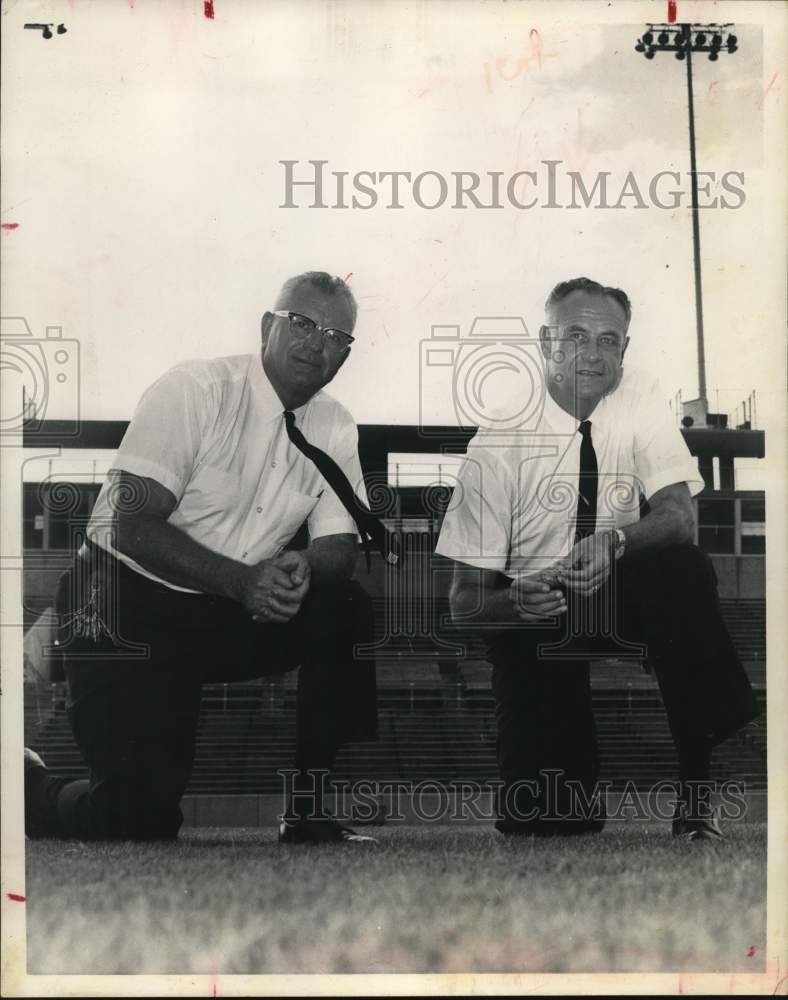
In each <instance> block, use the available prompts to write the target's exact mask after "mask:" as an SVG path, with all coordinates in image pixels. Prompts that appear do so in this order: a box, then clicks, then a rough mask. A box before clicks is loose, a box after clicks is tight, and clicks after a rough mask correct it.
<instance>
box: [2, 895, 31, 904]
mask: <svg viewBox="0 0 788 1000" xmlns="http://www.w3.org/2000/svg"><path fill="white" fill-rule="evenodd" d="M6 896H8V898H9V899H11V900H13V901H14V902H15V903H24V902H25V900H26V899H27V896H20V895H19V893H18V892H7V893H6Z"/></svg>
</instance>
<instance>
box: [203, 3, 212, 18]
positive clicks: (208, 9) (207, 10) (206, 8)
mask: <svg viewBox="0 0 788 1000" xmlns="http://www.w3.org/2000/svg"><path fill="white" fill-rule="evenodd" d="M203 11H204V12H205V16H206V17H207V18H209V19H210V20H211V21H212V20H213V15H214V10H213V0H205V2H204V3H203Z"/></svg>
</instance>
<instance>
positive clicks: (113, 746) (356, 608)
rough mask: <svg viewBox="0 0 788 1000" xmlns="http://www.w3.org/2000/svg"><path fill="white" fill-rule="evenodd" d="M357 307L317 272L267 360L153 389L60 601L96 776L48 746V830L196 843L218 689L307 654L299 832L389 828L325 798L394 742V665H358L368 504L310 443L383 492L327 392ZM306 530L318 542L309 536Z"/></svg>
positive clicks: (295, 818) (87, 754) (281, 308)
mask: <svg viewBox="0 0 788 1000" xmlns="http://www.w3.org/2000/svg"><path fill="white" fill-rule="evenodd" d="M355 319H356V303H355V300H354V298H353V294H352V292H351V291H350V289H349V288H348V286H347V285H346V284H345V283H344V282H343V281H341V280H340V279H339V278H332V277H331V276H330V275H328V274H324V273H322V272H308V273H306V274H302V275H299V276H297V277H295V278H292V279H290V280H289V281H288V282H286V284H285V285H284V287H283V288H282V290H281V292H280V294H279V297H278V299H277V300H276V305H275V308H274V309H273V310H272V311H270V312H266V313H265V314H264V315H263V318H262V326H261V341H262V349H261V351H260V353H259V354H250V355H239V356H235V357H222V358H215V359H212V360H209V361H201V360H198V361H187V362H184V363H183V364H180V365H177V366H176V367H175V368H173V369H171V370H170V371H168V372H166V373H165V374H164V375H163V376H162V377H161V378H160V379H159V380H158V381H157V382H155V383H154V384H153V385H152V386H151V387H150V388H149V389H148V390H147V391H146V392H145V394H144V395H143V397H142V400H141V402H140V404H139V406H138V408H137V410H136V412H135V414H134V417H133V419H132V420H131V423H130V424H129V427H128V430H127V431H126V434H125V436H124V438H123V441H122V443H121V445H120V448H119V449H118V452H117V455H116V458H115V461H114V463H113V466H112V470H111V472H110V474H109V477H108V480H107V482H106V483H105V485H104V487H103V489H102V491H101V493H100V495H99V498H98V500H97V503H96V506H95V509H94V511H93V515H92V518H91V521H90V525H89V527H88V531H87V536H88V537H87V540H86V544H85V545H84V546H83V547H82V550H81V551H80V554H79V557H78V558H77V559H76V560H75V564H74V567H73V568H72V570H71V571H70V572H69V573H67V574H65V575H64V577H63V578H62V579H61V581H60V585H59V588H58V595H57V610H58V611H59V613H60V633H59V644H60V648H61V651H62V654H63V659H64V666H65V672H66V678H67V681H68V716H69V719H70V722H71V726H72V730H73V733H74V736H75V739H76V741H77V744H78V745H79V748H80V750H81V752H82V755H83V757H84V759H85V762H86V763H87V765H88V767H89V769H90V779H89V780H88V781H76V782H67V781H66V780H65V779H57V778H54V777H52V776H51V775H50V774H49V773H48V771H47V769H46V768H45V767H44V766H43V762H41V760H40V758H37V757H35V755H30V754H28V755H27V756H26V761H25V768H26V773H25V779H26V792H25V798H26V828H27V832H28V834H29V835H31V836H36V835H39V836H41V835H43V836H47V835H49V836H69V837H77V838H80V839H82V840H88V839H136V840H148V839H172V838H174V837H176V836H177V833H178V829H179V827H180V825H181V822H182V814H181V810H180V806H179V803H180V799H181V797H182V795H183V792H184V789H185V788H186V784H187V781H188V779H189V775H190V772H191V768H192V762H193V758H194V751H195V739H196V730H197V722H198V716H199V710H200V693H201V686H202V684H203V682H204V681H233V680H246V679H250V678H254V677H260V676H262V675H265V674H275V673H281V672H284V671H287V670H292V669H294V668H295V667H298V666H300V673H299V683H298V695H297V719H296V728H297V732H296V760H295V768H294V772H293V775H292V787H291V795H290V798H289V804H288V808H287V811H286V814H285V816H284V817H283V820H282V824H281V826H280V831H279V838H280V840H281V841H284V842H351V843H356V842H361V841H370V840H371V838H366V837H361V836H359V835H357V834H355V833H354V832H353V831H352V830H349V829H348V828H346V827H343V826H341V825H340V824H339V823H337V822H336V821H334V820H333V819H331V818H329V817H328V816H327V814H326V813H325V811H324V806H323V801H322V777H323V776H324V774H325V772H326V771H328V770H329V769H330V768H331V767H332V764H333V760H334V756H335V753H336V750H337V748H338V747H339V746H340V745H341V744H342V743H344V742H348V741H351V740H368V739H375V738H376V728H377V717H376V705H375V677H374V665H373V664H372V663H370V662H366V663H358V664H357V663H354V662H353V646H354V644H355V643H357V642H368V641H370V639H371V605H370V602H369V599H368V598H367V596H366V594H365V593H364V592H363V591H362V589H361V588H360V587H359V586H358V584H356V583H354V582H352V581H351V577H352V576H353V573H354V569H355V564H356V558H357V554H358V540H357V534H356V523H355V521H354V517H355V515H354V516H351V513H349V512H348V510H347V509H346V507H347V504H346V503H345V502H344V501H340V499H339V498H338V496H337V494H336V493H335V492H334V490H333V489H332V487H331V486H330V485H329V484H328V482H327V481H326V479H324V478H323V475H322V474H321V472H320V471H318V468H317V466H316V465H315V462H314V461H313V460H311V459H310V458H309V457H307V455H306V454H305V452H304V450H303V448H302V444H303V445H304V446H305V447H306V448H307V449H308V448H309V445H310V444H311V445H314V446H317V448H320V449H322V450H323V451H324V452H326V453H327V454H328V455H330V456H331V458H332V459H333V461H334V463H336V465H337V466H338V467H339V468H340V470H341V471H342V472H343V473H344V476H345V477H346V480H347V481H348V482H349V483H350V484H352V485H353V486H354V487H355V488H356V490H357V491H358V493H359V494H360V495H361V498H362V500H363V495H364V487H363V482H362V473H361V467H360V465H359V459H358V450H357V441H358V434H357V430H356V425H355V423H354V422H353V419H352V417H351V416H350V414H349V413H348V412H347V411H346V410H345V409H344V407H342V406H341V405H340V404H339V403H337V402H336V401H335V400H334V399H332V398H331V397H330V396H328V395H327V394H326V393H324V392H322V389H323V387H324V386H325V385H327V384H328V383H329V382H330V381H331V379H332V378H333V377H334V376H335V375H336V373H337V372H338V371H339V369H340V368H341V367H342V365H343V364H344V363H345V362H346V361H347V359H348V356H349V354H350V349H351V344H352V343H353V336H352V331H353V328H354V325H355ZM298 442H301V443H298ZM313 451H316V449H314V448H313ZM305 522H306V525H307V526H308V533H309V542H308V544H307V545H306V547H303V548H300V549H298V548H295V547H292V542H293V539H294V536H296V534H297V533H298V532H299V529H300V528H301V527H302V525H304V523H305ZM288 546H290V547H288Z"/></svg>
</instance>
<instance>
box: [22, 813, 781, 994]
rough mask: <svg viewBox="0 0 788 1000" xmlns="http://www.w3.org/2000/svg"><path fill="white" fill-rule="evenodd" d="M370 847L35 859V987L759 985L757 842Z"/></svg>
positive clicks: (262, 834)
mask: <svg viewBox="0 0 788 1000" xmlns="http://www.w3.org/2000/svg"><path fill="white" fill-rule="evenodd" d="M375 833H376V836H378V837H379V841H380V844H379V846H378V847H376V848H375V847H372V848H369V847H367V848H361V847H355V848H353V847H350V846H345V845H342V846H332V847H326V848H315V847H292V846H291V847H280V846H279V845H278V844H277V843H276V841H275V833H274V830H273V829H264V830H250V829H238V830H228V829H221V830H219V829H215V830H210V829H203V830H189V831H187V832H186V833H184V834H182V838H181V840H180V841H179V842H178V843H177V844H173V845H167V846H160V845H159V846H154V845H150V846H148V845H128V844H117V845H113V844H93V845H89V844H80V843H73V842H72V843H64V842H58V841H29V842H28V843H27V921H28V925H27V926H28V972H30V973H62V974H67V973H94V974H95V973H181V974H183V973H195V974H196V973H203V974H208V975H210V974H216V975H218V974H231V973H236V974H237V973H247V974H255V973H256V974H265V973H283V972H291V973H292V972H302V973H331V972H334V973H347V972H373V973H374V972H455V971H456V972H460V971H470V970H474V971H480V972H591V971H611V972H627V971H639V972H646V971H675V970H678V969H684V970H687V971H690V970H692V971H709V972H717V971H719V972H723V971H726V972H727V971H738V970H746V971H750V972H757V971H760V967H759V961H760V959H759V956H760V955H762V954H763V944H764V937H765V925H766V914H765V901H766V828H765V825H764V824H758V823H741V824H738V825H736V824H729V825H728V828H727V838H726V840H725V841H724V842H723V843H720V844H713V845H698V844H684V843H679V842H676V841H673V840H671V838H670V835H669V831H668V829H667V828H666V827H665V826H664V825H661V826H660V825H656V824H654V825H648V824H643V823H636V822H631V823H629V824H624V825H623V826H621V827H620V828H619V829H608V830H606V831H605V832H604V833H603V834H602V835H600V836H598V837H581V838H574V839H571V840H567V841H556V840H534V839H532V838H520V839H515V840H505V839H504V838H502V837H500V836H499V835H497V834H496V833H494V832H493V831H492V830H489V829H487V828H486V827H483V826H478V825H475V826H466V827H452V828H450V827H446V826H444V827H440V828H436V827H424V826H422V827H402V826H393V825H392V826H389V827H383V828H381V829H379V830H377V831H375ZM753 945H755V946H756V947H757V951H756V952H755V954H754V957H752V958H749V957H748V950H750V949H751V947H752V946H753ZM751 953H752V952H751Z"/></svg>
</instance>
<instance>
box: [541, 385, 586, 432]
mask: <svg viewBox="0 0 788 1000" xmlns="http://www.w3.org/2000/svg"><path fill="white" fill-rule="evenodd" d="M594 413H596V410H594ZM542 419H543V420H544V421H546V422H547V423H548V424H549V425H550V429H551V430H553V431H555V432H556V433H557V434H573V433H574V432H575V431H576V430H577V428H578V427H579V426H580V421H579V420H578V419H577V417H573V416H572V414H571V413H567V412H566V410H564V409H562V408H561V407H560V406H559V405H558V403H556V401H555V400H554V399H553V397H552V396H551V395H550V392H549V390H547V389H545V399H544V410H543V412H542ZM589 419H593V414H592V416H591V418H589Z"/></svg>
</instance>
